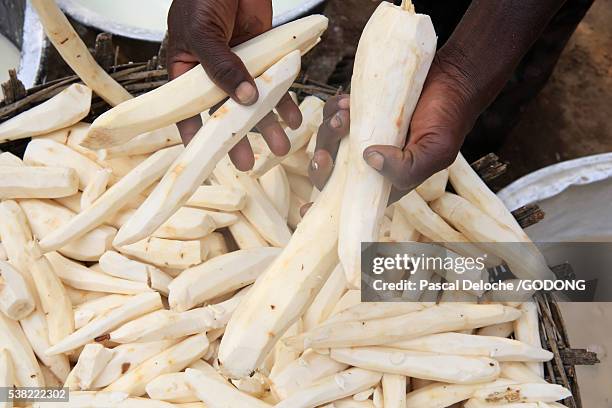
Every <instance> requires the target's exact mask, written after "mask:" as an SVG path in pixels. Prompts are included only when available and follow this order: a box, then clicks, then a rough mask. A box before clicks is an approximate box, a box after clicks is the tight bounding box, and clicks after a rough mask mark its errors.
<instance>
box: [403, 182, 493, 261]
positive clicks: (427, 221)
mask: <svg viewBox="0 0 612 408" xmlns="http://www.w3.org/2000/svg"><path fill="white" fill-rule="evenodd" d="M396 206H397V207H396V208H398V209H400V211H401V212H402V213H403V214H404V215H405V216H406V218H407V220H408V222H409V223H410V224H411V225H413V226H414V228H416V229H417V231H419V232H420V233H421V234H422V235H423V236H425V237H427V238H429V239H430V240H431V241H433V242H437V243H441V244H444V246H445V247H446V248H448V249H450V250H452V251H454V252H456V253H458V254H460V255H463V256H467V257H474V258H477V257H481V256H483V254H484V251H483V250H481V249H479V248H478V247H477V246H476V245H475V244H473V243H471V242H469V240H468V238H467V237H466V236H465V235H463V234H462V233H460V232H459V231H457V230H455V229H454V228H453V227H451V226H450V225H449V224H447V223H446V221H444V220H443V219H442V217H441V216H440V215H438V214H436V213H435V212H434V211H432V209H431V208H429V206H428V205H427V202H426V201H425V200H423V198H422V197H421V196H420V195H419V194H418V193H417V192H416V191H411V192H410V193H408V194H406V195H405V196H404V197H402V199H401V200H399V201H398V202H397V204H396ZM501 263H502V261H501V259H500V258H497V257H496V256H494V255H493V254H492V253H490V251H489V253H487V257H486V264H487V265H491V266H497V265H499V264H501Z"/></svg>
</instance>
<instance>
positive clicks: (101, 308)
mask: <svg viewBox="0 0 612 408" xmlns="http://www.w3.org/2000/svg"><path fill="white" fill-rule="evenodd" d="M130 298H131V296H128V295H114V294H113V295H106V296H102V297H100V298H97V299H92V300H89V301H87V302H83V303H81V304H79V305H77V306H75V307H74V327H75V328H76V329H80V328H81V327H83V326H85V325H86V324H87V323H89V322H91V321H92V320H93V319H95V318H97V317H99V316H102V315H104V314H106V313H108V311H110V310H112V309H116V308H118V307H119V306H122V305H123V304H124V303H125V302H127V301H128V300H130Z"/></svg>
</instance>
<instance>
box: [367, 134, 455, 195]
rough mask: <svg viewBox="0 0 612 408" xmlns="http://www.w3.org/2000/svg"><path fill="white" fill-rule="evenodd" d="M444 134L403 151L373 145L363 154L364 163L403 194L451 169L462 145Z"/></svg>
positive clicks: (422, 138)
mask: <svg viewBox="0 0 612 408" xmlns="http://www.w3.org/2000/svg"><path fill="white" fill-rule="evenodd" d="M453 140H454V138H452V137H450V135H445V134H442V133H431V134H429V135H427V136H424V137H421V138H420V139H419V140H418V142H417V143H412V144H411V143H409V144H408V145H406V147H404V148H403V149H400V148H399V147H395V146H386V145H373V146H370V147H368V148H367V149H366V150H365V151H364V152H363V158H364V160H365V161H366V162H367V163H368V164H369V165H370V167H372V168H374V169H375V170H377V171H378V172H380V173H381V174H382V175H384V176H385V177H386V178H387V179H389V180H390V181H391V183H392V184H393V186H395V188H396V189H398V190H400V191H409V190H412V189H414V188H416V187H417V186H419V185H420V184H421V183H423V182H424V181H425V180H427V179H428V178H429V177H430V176H431V175H433V174H435V173H437V172H439V171H440V170H443V169H445V168H447V167H448V166H450V165H451V164H452V163H453V161H454V160H455V158H456V156H457V153H458V151H459V146H460V143H454V142H453Z"/></svg>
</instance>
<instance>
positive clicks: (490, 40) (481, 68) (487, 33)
mask: <svg viewBox="0 0 612 408" xmlns="http://www.w3.org/2000/svg"><path fill="white" fill-rule="evenodd" d="M564 2H565V0H521V1H518V0H514V1H513V0H474V1H473V2H472V4H471V6H470V7H469V9H468V11H467V12H466V14H465V16H464V17H463V19H462V20H461V22H460V23H459V25H458V26H457V28H456V29H455V31H454V33H453V35H452V36H451V38H450V39H449V40H448V42H447V43H446V44H445V46H444V47H443V48H442V49H441V50H440V53H439V55H440V58H442V59H443V60H444V63H445V64H447V65H449V66H452V67H454V68H455V69H457V70H458V71H460V74H461V75H462V76H464V77H465V79H466V82H465V83H466V87H465V88H466V89H465V90H464V92H467V93H469V95H466V99H468V100H469V102H470V103H471V104H472V106H473V108H474V110H475V114H476V115H478V114H479V113H480V112H481V111H482V110H484V109H485V108H486V107H487V106H488V105H489V104H490V103H491V102H492V101H493V99H495V97H496V96H497V94H498V93H499V92H500V91H501V89H502V88H503V87H504V85H505V84H506V82H507V81H508V79H509V78H510V76H511V75H512V72H513V71H514V69H515V68H516V66H517V65H518V64H519V62H520V61H521V59H522V58H523V56H524V55H525V53H526V52H527V51H528V50H529V48H530V47H531V45H532V44H533V43H534V42H535V41H536V39H537V38H538V37H539V36H540V34H541V33H542V31H543V30H544V28H545V27H546V25H547V24H548V22H549V21H550V19H551V18H552V17H553V16H554V15H555V13H556V12H557V11H558V10H559V8H560V7H561V6H562V5H563V3H564Z"/></svg>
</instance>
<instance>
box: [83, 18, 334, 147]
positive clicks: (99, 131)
mask: <svg viewBox="0 0 612 408" xmlns="http://www.w3.org/2000/svg"><path fill="white" fill-rule="evenodd" d="M325 29H327V18H326V17H324V16H319V15H314V16H308V17H304V18H302V19H299V20H297V21H294V22H291V23H289V24H285V25H283V26H280V27H277V28H275V29H273V30H270V31H268V32H266V33H264V34H262V35H260V36H257V37H255V38H253V39H252V40H249V41H247V42H245V43H243V44H240V45H239V46H237V47H234V49H233V51H234V52H235V53H236V54H237V55H238V56H239V57H240V58H241V59H242V61H243V62H244V63H245V65H246V67H247V69H248V70H249V72H250V73H251V74H252V75H254V76H258V75H260V74H261V73H263V72H264V71H265V70H266V69H268V68H269V67H270V66H272V65H273V64H274V63H276V62H277V61H279V60H280V59H281V58H282V57H284V56H285V55H287V54H289V53H290V52H292V51H294V50H299V51H300V52H301V53H302V54H305V53H306V52H308V51H309V50H310V49H311V48H312V47H314V46H315V45H316V44H317V42H318V41H319V37H320V36H321V34H322V33H323V32H324V31H325ZM260 91H261V90H260ZM225 96H226V95H225V94H224V93H223V91H221V89H220V88H218V87H217V86H216V85H215V84H214V83H213V82H212V80H211V79H210V78H209V77H208V76H207V75H206V73H205V72H204V68H202V66H201V65H198V66H196V67H195V68H193V69H192V70H190V71H189V72H187V73H186V74H185V75H181V76H180V77H179V78H177V79H175V80H174V81H171V82H169V83H167V84H166V85H164V86H161V87H160V88H158V89H156V90H154V91H151V92H149V93H146V94H144V95H141V96H139V97H138V98H135V99H133V100H131V101H128V102H125V103H122V104H121V105H120V106H117V107H116V108H114V109H111V110H110V111H108V112H106V113H104V114H103V115H101V116H100V117H99V118H98V119H96V121H95V122H94V123H93V125H92V126H91V128H90V130H89V135H88V138H87V139H86V140H85V141H84V143H83V146H85V147H89V148H96V149H99V148H105V147H109V146H116V145H120V144H122V143H124V142H126V141H128V140H130V139H132V138H134V137H135V136H137V135H139V134H141V133H145V132H148V131H151V130H155V129H159V128H161V127H164V126H168V125H172V124H174V123H176V122H178V121H180V120H183V119H187V118H190V117H192V116H195V115H199V114H200V113H201V112H203V111H205V110H206V109H209V108H210V107H212V106H214V105H215V104H217V103H218V102H220V101H222V100H223V98H224V97H225ZM266 113H267V112H266ZM249 130H250V129H249Z"/></svg>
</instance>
